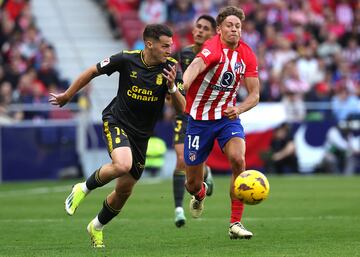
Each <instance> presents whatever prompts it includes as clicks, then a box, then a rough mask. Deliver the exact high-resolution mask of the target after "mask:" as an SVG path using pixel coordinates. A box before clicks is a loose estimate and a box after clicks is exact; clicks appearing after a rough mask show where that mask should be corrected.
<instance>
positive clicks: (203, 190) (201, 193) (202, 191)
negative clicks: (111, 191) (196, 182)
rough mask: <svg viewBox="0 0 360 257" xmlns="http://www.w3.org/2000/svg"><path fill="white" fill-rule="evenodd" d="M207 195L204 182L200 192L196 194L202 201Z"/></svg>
mask: <svg viewBox="0 0 360 257" xmlns="http://www.w3.org/2000/svg"><path fill="white" fill-rule="evenodd" d="M205 196H206V188H205V185H204V183H203V184H202V186H201V190H200V191H199V193H197V194H196V195H195V199H196V200H198V201H201V200H203V199H204V198H205Z"/></svg>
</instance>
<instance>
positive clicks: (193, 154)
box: [189, 151, 197, 162]
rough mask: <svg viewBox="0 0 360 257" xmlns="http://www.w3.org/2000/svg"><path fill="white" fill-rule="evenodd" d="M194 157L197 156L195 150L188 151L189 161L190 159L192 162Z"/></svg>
mask: <svg viewBox="0 0 360 257" xmlns="http://www.w3.org/2000/svg"><path fill="white" fill-rule="evenodd" d="M196 157H197V156H196V152H194V151H190V152H189V160H190V161H192V162H193V161H195V160H196Z"/></svg>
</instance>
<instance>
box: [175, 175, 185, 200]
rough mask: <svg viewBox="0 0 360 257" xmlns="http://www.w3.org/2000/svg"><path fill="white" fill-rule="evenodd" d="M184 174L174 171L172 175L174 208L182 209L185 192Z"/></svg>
mask: <svg viewBox="0 0 360 257" xmlns="http://www.w3.org/2000/svg"><path fill="white" fill-rule="evenodd" d="M184 185H185V173H184V171H181V170H175V172H174V175H173V195H174V201H175V207H182V204H183V199H184V192H185V186H184Z"/></svg>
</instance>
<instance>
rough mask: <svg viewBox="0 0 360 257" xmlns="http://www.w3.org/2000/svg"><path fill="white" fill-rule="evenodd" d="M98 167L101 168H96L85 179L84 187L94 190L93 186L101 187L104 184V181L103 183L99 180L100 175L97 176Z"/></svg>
mask: <svg viewBox="0 0 360 257" xmlns="http://www.w3.org/2000/svg"><path fill="white" fill-rule="evenodd" d="M100 169H101V167H100V168H98V169H97V170H96V171H95V172H94V173H93V174H92V175H91V176H90V177H89V178H88V179H87V180H86V187H87V188H88V189H89V190H94V189H95V188H98V187H102V186H103V185H105V183H103V182H102V181H101V180H100V177H99V173H100Z"/></svg>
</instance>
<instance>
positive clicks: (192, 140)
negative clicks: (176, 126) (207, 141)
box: [188, 135, 200, 150]
mask: <svg viewBox="0 0 360 257" xmlns="http://www.w3.org/2000/svg"><path fill="white" fill-rule="evenodd" d="M188 140H189V150H190V149H192V150H193V149H195V150H199V147H200V136H192V135H188Z"/></svg>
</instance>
